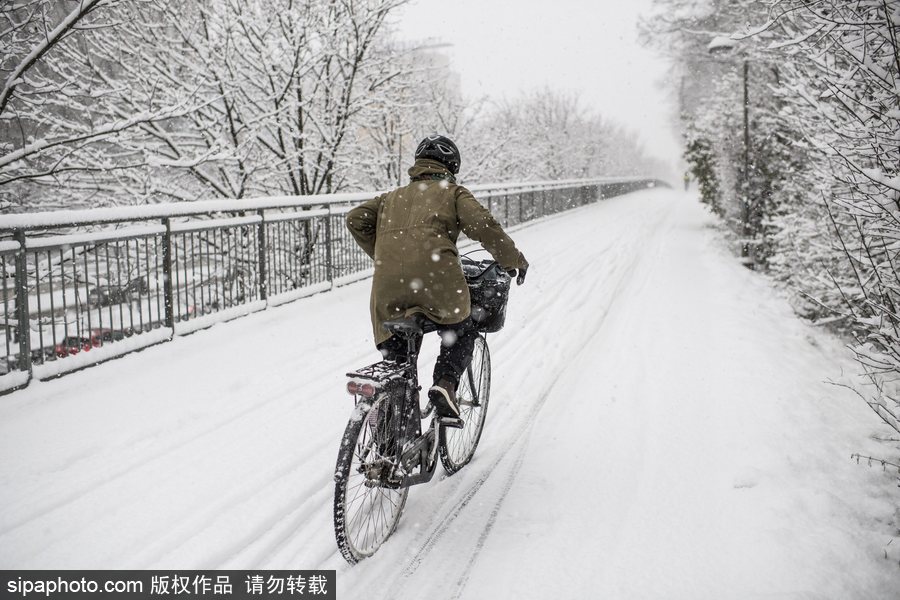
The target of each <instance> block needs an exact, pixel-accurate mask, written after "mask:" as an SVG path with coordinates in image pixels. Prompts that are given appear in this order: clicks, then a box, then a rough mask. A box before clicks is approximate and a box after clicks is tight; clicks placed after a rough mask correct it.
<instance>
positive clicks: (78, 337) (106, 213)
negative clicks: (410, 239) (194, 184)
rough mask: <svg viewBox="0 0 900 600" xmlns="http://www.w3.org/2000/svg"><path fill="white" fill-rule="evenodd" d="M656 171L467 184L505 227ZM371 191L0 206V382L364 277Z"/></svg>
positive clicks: (84, 361) (88, 360) (639, 181)
mask: <svg viewBox="0 0 900 600" xmlns="http://www.w3.org/2000/svg"><path fill="white" fill-rule="evenodd" d="M658 184H660V182H658V181H656V180H652V179H648V178H604V179H593V180H578V181H559V182H538V183H525V184H507V185H488V186H473V187H471V188H470V190H471V191H472V192H473V193H474V194H475V195H476V197H478V198H479V200H480V201H481V202H482V203H483V204H485V205H486V206H487V207H488V208H489V210H490V211H491V212H492V213H493V214H494V216H495V217H496V218H497V219H498V221H500V222H501V224H503V225H504V226H505V227H509V226H513V225H517V224H519V223H524V222H526V221H531V220H534V219H539V218H541V217H544V216H546V215H550V214H554V213H558V212H562V211H564V210H568V209H571V208H575V207H577V206H581V205H584V204H587V203H589V202H593V201H595V200H598V199H600V198H603V197H609V196H614V195H618V194H622V193H626V192H629V191H633V190H635V189H640V188H644V187H648V186H653V185H658ZM663 185H664V184H663ZM375 195H377V193H375V192H369V193H354V194H332V195H328V196H313V197H283V198H258V199H251V200H227V201H208V202H193V203H179V204H158V205H148V206H139V207H122V208H110V209H92V210H79V211H54V212H45V213H27V214H18V215H5V216H0V290H2V294H3V298H2V320H3V325H4V341H5V345H4V348H3V350H5V354H3V353H0V392H4V391H10V390H14V389H18V388H20V387H22V386H25V385H27V383H28V382H29V381H30V380H31V379H34V378H36V379H47V378H50V377H54V376H57V375H60V374H62V373H65V372H69V371H72V370H75V369H78V368H81V367H84V366H87V365H91V364H95V363H97V362H101V361H103V360H106V359H108V358H112V357H114V356H118V355H121V354H124V353H126V352H130V351H133V350H137V349H140V348H144V347H146V346H149V345H152V344H157V343H160V342H163V341H167V340H170V339H172V336H173V335H178V334H185V333H190V332H192V331H195V330H197V329H201V328H204V327H208V326H209V325H211V324H213V323H215V322H217V321H222V320H227V319H231V318H234V317H237V316H241V315H245V314H248V313H250V312H254V311H257V310H261V309H263V308H265V307H266V306H272V305H277V304H282V303H284V302H288V301H291V300H294V299H297V298H301V297H304V296H308V295H310V294H313V293H317V292H321V291H325V290H328V289H331V288H332V287H335V286H338V285H342V284H344V283H348V282H350V281H355V280H357V279H361V278H364V277H366V276H369V275H370V273H371V261H370V260H369V258H368V257H367V256H366V255H365V254H364V253H363V252H362V251H361V250H360V249H359V248H358V247H357V246H356V244H355V243H354V241H353V239H352V237H351V236H350V234H349V231H348V230H347V228H346V227H345V226H344V219H345V215H346V213H347V212H348V211H349V210H350V209H351V208H352V206H354V205H355V204H356V203H358V202H361V201H364V200H368V199H371V198H373V197H374V196H375Z"/></svg>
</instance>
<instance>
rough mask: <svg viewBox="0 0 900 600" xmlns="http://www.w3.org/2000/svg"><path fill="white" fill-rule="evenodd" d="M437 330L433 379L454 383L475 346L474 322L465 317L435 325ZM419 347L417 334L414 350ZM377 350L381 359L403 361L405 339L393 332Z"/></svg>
mask: <svg viewBox="0 0 900 600" xmlns="http://www.w3.org/2000/svg"><path fill="white" fill-rule="evenodd" d="M437 332H438V334H439V335H440V336H441V352H440V354H438V359H437V362H436V363H435V365H434V383H435V384H437V382H438V381H440V380H441V379H449V380H450V381H452V382H453V385H454V386H458V385H459V381H460V379H461V378H462V375H463V373H465V372H466V368H467V367H468V366H469V363H471V362H472V350H473V349H474V348H475V338H477V337H478V332H477V331H476V325H475V324H474V323H473V322H472V320H471V319H466V320H465V321H462V322H460V323H454V324H453V325H438V326H437ZM421 347H422V336H419V338H418V339H417V340H416V352H417V353H418V349H419V348H421ZM378 350H380V351H381V355H382V356H384V358H385V360H393V361H397V362H406V361H407V360H408V358H409V357H408V356H407V350H408V348H407V345H406V340H405V339H403V338H401V337H397V336H396V335H394V336H391V337H390V338H388V339H387V340H385V341H383V342H381V343H380V344H378Z"/></svg>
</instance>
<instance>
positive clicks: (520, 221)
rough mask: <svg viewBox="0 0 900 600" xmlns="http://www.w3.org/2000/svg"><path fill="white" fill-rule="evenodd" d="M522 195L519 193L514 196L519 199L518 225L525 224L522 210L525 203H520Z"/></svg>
mask: <svg viewBox="0 0 900 600" xmlns="http://www.w3.org/2000/svg"><path fill="white" fill-rule="evenodd" d="M522 195H523V194H522V192H519V193H518V194H516V197H517V198H518V199H519V223H524V222H525V211H524V209H523V208H522V207H523V205H524V204H525V203H524V202H522Z"/></svg>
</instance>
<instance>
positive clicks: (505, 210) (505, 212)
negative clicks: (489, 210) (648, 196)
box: [503, 192, 509, 227]
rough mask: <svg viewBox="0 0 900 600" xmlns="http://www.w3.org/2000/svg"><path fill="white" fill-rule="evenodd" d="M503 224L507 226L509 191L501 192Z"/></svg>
mask: <svg viewBox="0 0 900 600" xmlns="http://www.w3.org/2000/svg"><path fill="white" fill-rule="evenodd" d="M503 226H504V227H509V192H507V193H505V194H503Z"/></svg>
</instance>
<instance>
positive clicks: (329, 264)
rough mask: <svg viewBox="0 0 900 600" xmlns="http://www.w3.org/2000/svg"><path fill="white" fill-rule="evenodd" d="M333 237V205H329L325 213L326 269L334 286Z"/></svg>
mask: <svg viewBox="0 0 900 600" xmlns="http://www.w3.org/2000/svg"><path fill="white" fill-rule="evenodd" d="M331 246H332V239H331V205H330V204H329V205H328V214H327V215H325V271H326V272H327V273H328V281H330V282H331V284H332V287H333V286H334V251H333V249H332V247H331Z"/></svg>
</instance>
